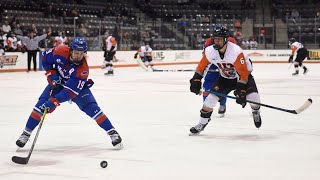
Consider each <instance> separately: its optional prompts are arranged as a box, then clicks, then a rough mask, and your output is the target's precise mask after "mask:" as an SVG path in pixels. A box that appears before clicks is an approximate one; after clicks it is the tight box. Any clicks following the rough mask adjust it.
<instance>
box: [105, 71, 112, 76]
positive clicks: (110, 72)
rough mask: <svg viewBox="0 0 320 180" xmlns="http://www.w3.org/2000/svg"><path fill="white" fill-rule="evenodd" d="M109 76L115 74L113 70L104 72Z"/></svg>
mask: <svg viewBox="0 0 320 180" xmlns="http://www.w3.org/2000/svg"><path fill="white" fill-rule="evenodd" d="M104 75H107V76H113V70H109V71H108V72H106V73H104Z"/></svg>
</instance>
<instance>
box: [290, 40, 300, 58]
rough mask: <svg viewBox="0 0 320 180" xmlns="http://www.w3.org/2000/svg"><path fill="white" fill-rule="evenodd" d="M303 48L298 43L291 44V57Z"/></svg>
mask: <svg viewBox="0 0 320 180" xmlns="http://www.w3.org/2000/svg"><path fill="white" fill-rule="evenodd" d="M301 48H303V45H302V44H301V43H299V42H294V43H292V44H291V50H292V53H291V54H292V55H293V54H295V53H297V52H298V50H299V49H301Z"/></svg>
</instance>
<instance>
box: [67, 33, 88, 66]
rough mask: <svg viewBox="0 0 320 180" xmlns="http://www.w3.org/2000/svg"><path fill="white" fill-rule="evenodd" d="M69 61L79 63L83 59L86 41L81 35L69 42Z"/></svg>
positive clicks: (86, 47) (85, 51)
mask: <svg viewBox="0 0 320 180" xmlns="http://www.w3.org/2000/svg"><path fill="white" fill-rule="evenodd" d="M70 48H71V52H70V53H71V58H70V59H71V61H72V62H73V64H75V65H81V64H82V63H83V61H84V60H85V56H86V53H87V50H88V46H87V42H86V40H85V39H84V38H83V37H76V38H74V39H73V41H72V42H71V47H70Z"/></svg>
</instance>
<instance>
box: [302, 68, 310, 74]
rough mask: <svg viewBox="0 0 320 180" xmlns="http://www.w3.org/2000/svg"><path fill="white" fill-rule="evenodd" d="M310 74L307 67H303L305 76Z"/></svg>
mask: <svg viewBox="0 0 320 180" xmlns="http://www.w3.org/2000/svg"><path fill="white" fill-rule="evenodd" d="M308 72H309V69H307V68H306V67H303V74H304V75H306V74H307V73H308Z"/></svg>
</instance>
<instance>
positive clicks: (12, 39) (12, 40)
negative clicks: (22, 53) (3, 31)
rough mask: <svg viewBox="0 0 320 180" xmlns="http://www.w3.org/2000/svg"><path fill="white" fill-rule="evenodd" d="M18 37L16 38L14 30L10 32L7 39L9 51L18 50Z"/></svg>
mask: <svg viewBox="0 0 320 180" xmlns="http://www.w3.org/2000/svg"><path fill="white" fill-rule="evenodd" d="M17 42H18V40H17V38H16V35H15V34H14V33H12V32H10V33H8V39H7V44H8V50H7V51H10V52H13V51H17V48H18V46H17Z"/></svg>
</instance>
